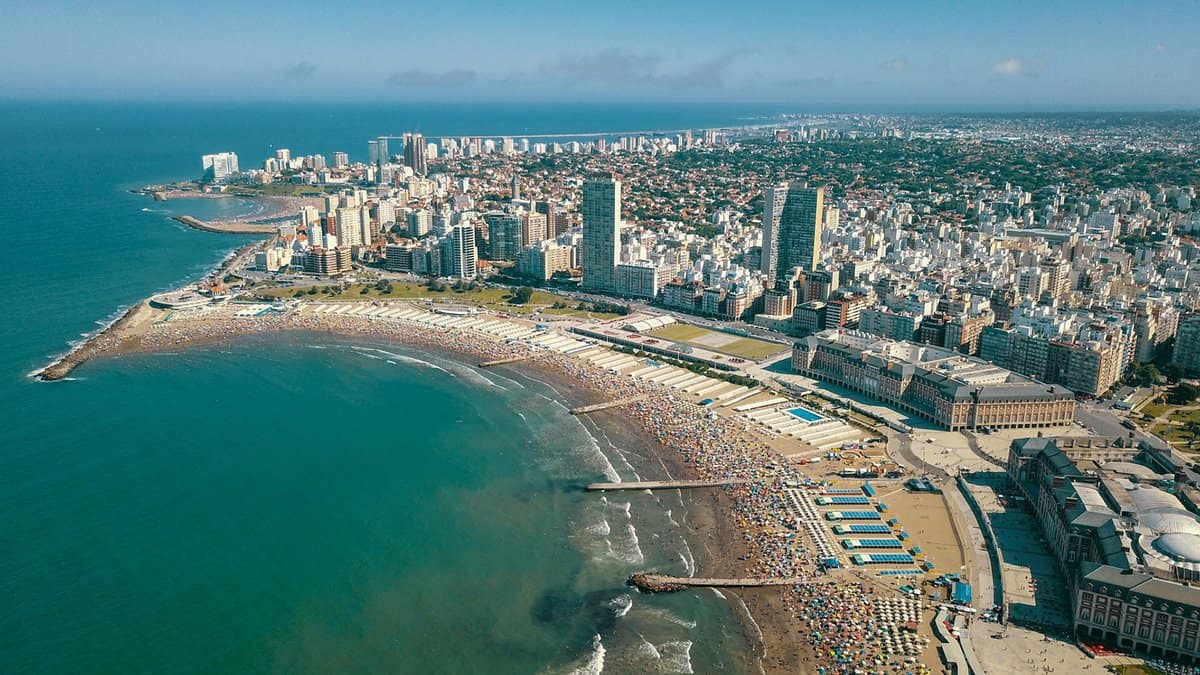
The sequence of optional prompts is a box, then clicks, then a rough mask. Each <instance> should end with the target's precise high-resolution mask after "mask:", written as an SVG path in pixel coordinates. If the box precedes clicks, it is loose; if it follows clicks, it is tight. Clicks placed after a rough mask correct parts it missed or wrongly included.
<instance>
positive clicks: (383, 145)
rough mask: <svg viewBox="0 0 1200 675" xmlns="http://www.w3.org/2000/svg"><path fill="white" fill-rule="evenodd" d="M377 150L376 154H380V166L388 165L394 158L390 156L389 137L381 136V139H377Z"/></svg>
mask: <svg viewBox="0 0 1200 675" xmlns="http://www.w3.org/2000/svg"><path fill="white" fill-rule="evenodd" d="M375 150H376V152H378V153H379V157H378V162H377V163H378V164H379V165H380V166H382V165H384V164H387V163H388V161H389V160H390V159H391V158H392V156H391V155H390V154H388V139H387V136H380V137H379V138H376V139H375Z"/></svg>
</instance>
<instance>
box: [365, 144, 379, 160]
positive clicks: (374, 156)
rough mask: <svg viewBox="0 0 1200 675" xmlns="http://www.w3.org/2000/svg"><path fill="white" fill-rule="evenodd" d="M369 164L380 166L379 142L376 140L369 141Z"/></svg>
mask: <svg viewBox="0 0 1200 675" xmlns="http://www.w3.org/2000/svg"><path fill="white" fill-rule="evenodd" d="M367 164H370V165H372V166H375V165H378V164H379V141H377V140H375V139H372V140H369V141H367Z"/></svg>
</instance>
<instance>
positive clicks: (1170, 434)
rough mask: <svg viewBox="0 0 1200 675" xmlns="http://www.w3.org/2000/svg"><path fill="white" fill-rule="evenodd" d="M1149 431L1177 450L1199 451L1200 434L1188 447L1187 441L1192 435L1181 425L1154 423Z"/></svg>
mask: <svg viewBox="0 0 1200 675" xmlns="http://www.w3.org/2000/svg"><path fill="white" fill-rule="evenodd" d="M1150 433H1152V434H1154V435H1155V436H1158V437H1159V438H1161V439H1163V440H1164V441H1166V442H1168V443H1170V444H1171V445H1173V446H1175V449H1177V450H1181V451H1183V452H1197V451H1200V436H1197V438H1196V441H1197V443H1196V444H1195V445H1192V446H1190V447H1189V446H1188V443H1189V442H1190V441H1191V440H1192V435H1191V434H1190V433H1188V432H1187V431H1186V430H1185V429H1184V428H1183V426H1182V425H1174V424H1155V425H1154V426H1153V427H1151V428H1150Z"/></svg>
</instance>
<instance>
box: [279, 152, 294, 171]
mask: <svg viewBox="0 0 1200 675" xmlns="http://www.w3.org/2000/svg"><path fill="white" fill-rule="evenodd" d="M275 161H277V162H279V168H280V169H286V168H288V165H289V164H291V163H292V151H291V150H288V149H287V148H280V149H278V150H276V151H275Z"/></svg>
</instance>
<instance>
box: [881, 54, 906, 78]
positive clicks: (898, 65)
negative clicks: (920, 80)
mask: <svg viewBox="0 0 1200 675" xmlns="http://www.w3.org/2000/svg"><path fill="white" fill-rule="evenodd" d="M910 65H911V64H909V62H908V59H906V58H904V57H903V56H900V57H897V58H894V59H892V60H891V61H884V62H883V63H881V64H879V69H880V70H886V71H887V72H889V73H897V74H899V73H907V72H908V69H909V66H910Z"/></svg>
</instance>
